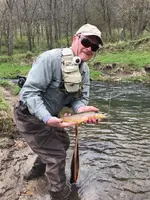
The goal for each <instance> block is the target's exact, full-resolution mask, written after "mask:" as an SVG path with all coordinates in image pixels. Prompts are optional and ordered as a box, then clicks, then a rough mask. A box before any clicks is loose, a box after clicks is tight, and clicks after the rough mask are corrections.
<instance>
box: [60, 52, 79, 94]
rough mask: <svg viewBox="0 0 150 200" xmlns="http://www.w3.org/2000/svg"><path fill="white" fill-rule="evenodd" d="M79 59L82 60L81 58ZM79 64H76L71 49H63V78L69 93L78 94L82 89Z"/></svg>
mask: <svg viewBox="0 0 150 200" xmlns="http://www.w3.org/2000/svg"><path fill="white" fill-rule="evenodd" d="M77 59H80V58H79V57H78V58H77ZM79 64H80V60H79V62H75V59H74V55H73V52H72V50H71V49H70V48H63V49H62V65H61V69H62V77H63V81H64V86H65V89H66V91H67V92H69V93H73V92H78V91H79V90H80V87H81V82H82V77H81V73H80V71H79Z"/></svg>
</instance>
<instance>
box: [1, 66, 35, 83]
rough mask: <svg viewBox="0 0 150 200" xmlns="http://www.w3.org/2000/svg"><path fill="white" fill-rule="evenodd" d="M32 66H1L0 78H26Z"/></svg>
mask: <svg viewBox="0 0 150 200" xmlns="http://www.w3.org/2000/svg"><path fill="white" fill-rule="evenodd" d="M30 68H31V66H21V65H17V64H11V63H4V64H1V65H0V78H12V79H13V78H16V77H17V76H18V75H23V76H26V75H27V74H28V72H29V70H30Z"/></svg>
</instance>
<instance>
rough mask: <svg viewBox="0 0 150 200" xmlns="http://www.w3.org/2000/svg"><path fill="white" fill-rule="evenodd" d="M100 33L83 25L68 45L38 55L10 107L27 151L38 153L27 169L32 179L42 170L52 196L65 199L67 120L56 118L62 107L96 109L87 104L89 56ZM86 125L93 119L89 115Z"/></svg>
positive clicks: (80, 109) (68, 192)
mask: <svg viewBox="0 0 150 200" xmlns="http://www.w3.org/2000/svg"><path fill="white" fill-rule="evenodd" d="M102 45H103V43H102V39H101V32H100V31H99V29H98V28H97V27H96V26H93V25H90V24H85V25H83V26H82V27H81V28H80V29H79V30H78V31H77V32H76V34H75V35H74V37H73V41H72V47H71V48H64V49H61V48H60V49H53V50H50V51H46V52H44V53H43V54H41V55H40V56H39V57H38V58H37V60H36V61H35V62H34V63H33V66H32V68H31V70H30V72H29V74H28V77H27V79H26V82H25V84H24V86H23V87H22V89H21V92H20V99H19V102H18V103H17V104H16V106H15V109H14V114H15V120H16V125H17V126H18V129H19V131H20V133H21V134H22V136H23V137H24V138H25V140H26V142H27V143H28V144H29V146H30V147H31V149H32V150H33V151H34V152H35V153H36V154H37V155H38V157H37V159H36V161H35V163H34V165H33V167H32V169H31V171H30V172H29V174H27V175H26V176H25V179H26V180H31V179H33V178H37V177H39V176H41V175H43V174H44V173H45V171H46V173H47V177H48V179H49V192H50V195H51V197H52V199H53V200H57V199H62V200H63V199H65V200H67V199H68V198H69V194H70V186H69V185H68V184H67V183H66V176H65V159H66V150H67V149H68V147H69V136H68V134H67V133H66V131H65V130H64V128H65V127H70V126H73V125H74V123H65V122H62V120H61V119H60V118H59V117H58V116H59V112H60V111H61V109H62V108H63V107H64V106H68V107H71V108H72V109H73V111H74V112H75V113H80V112H86V111H98V110H99V109H98V108H95V107H93V106H87V104H88V99H89V83H90V82H89V80H90V78H89V68H88V66H87V64H86V63H85V61H88V60H90V59H91V58H92V57H93V56H94V55H95V53H96V52H97V51H98V50H99V48H100V46H102ZM85 123H96V121H95V119H93V118H90V119H88V121H86V122H85Z"/></svg>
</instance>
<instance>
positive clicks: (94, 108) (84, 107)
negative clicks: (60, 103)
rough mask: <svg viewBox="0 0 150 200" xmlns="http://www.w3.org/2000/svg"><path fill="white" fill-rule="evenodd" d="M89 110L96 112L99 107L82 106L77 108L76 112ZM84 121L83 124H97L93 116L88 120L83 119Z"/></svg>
mask: <svg viewBox="0 0 150 200" xmlns="http://www.w3.org/2000/svg"><path fill="white" fill-rule="evenodd" d="M90 111H94V112H98V111H99V109H98V108H96V107H94V106H82V107H80V108H79V109H78V110H77V113H82V112H90ZM84 123H85V124H87V123H93V124H97V123H98V121H97V120H96V119H95V118H93V117H89V118H88V120H86V121H84Z"/></svg>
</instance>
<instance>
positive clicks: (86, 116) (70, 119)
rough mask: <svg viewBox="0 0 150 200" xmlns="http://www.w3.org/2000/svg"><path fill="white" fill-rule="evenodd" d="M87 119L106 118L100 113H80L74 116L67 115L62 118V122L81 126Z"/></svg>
mask: <svg viewBox="0 0 150 200" xmlns="http://www.w3.org/2000/svg"><path fill="white" fill-rule="evenodd" d="M89 118H94V119H96V120H103V119H106V118H107V116H106V115H105V114H102V113H100V112H82V113H78V114H74V115H68V116H65V117H63V118H62V120H63V122H73V123H77V124H81V123H83V122H84V121H86V120H88V119H89Z"/></svg>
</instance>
